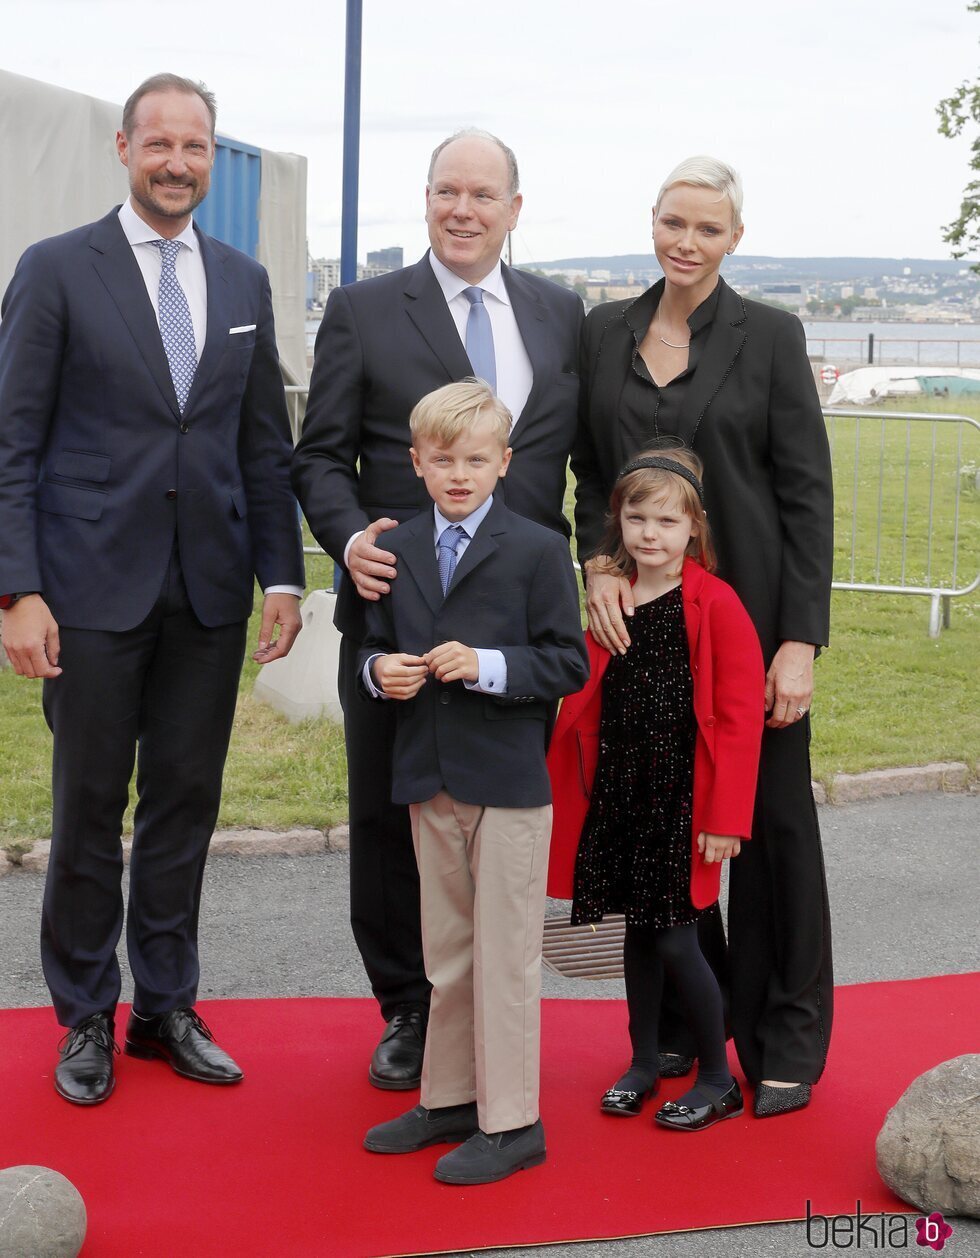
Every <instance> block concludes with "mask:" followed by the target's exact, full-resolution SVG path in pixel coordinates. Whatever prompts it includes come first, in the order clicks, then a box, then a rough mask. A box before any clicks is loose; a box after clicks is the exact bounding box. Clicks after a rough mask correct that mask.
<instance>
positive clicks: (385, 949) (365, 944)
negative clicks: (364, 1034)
mask: <svg viewBox="0 0 980 1258" xmlns="http://www.w3.org/2000/svg"><path fill="white" fill-rule="evenodd" d="M359 651H360V644H359V643H358V642H356V641H353V640H352V639H351V638H350V637H348V636H344V637H343V638H342V639H341V644H340V672H339V677H338V686H337V689H338V692H339V695H340V702H341V706H342V707H343V709H344V741H345V744H346V747H347V792H348V809H349V820H350V916H351V926H352V927H353V930H354V940H355V942H356V944H357V947H358V951H359V952H360V954H361V960H362V961H363V962H364V969H365V972H366V973H367V976H368V979H369V980H370V983H371V990H372V991H373V992H374V994H375V996H376V998H377V1000H378V1003H379V1004H380V1006H381V1014H382V1016H383V1017H384V1018H385V1020H388V1019H390V1018H391V1017H392V1015H393V1014H394V1012H395V1010H396V1008H397V1006H398V1005H401V1004H413V1005H420V1006H426V1007H427V1006H428V1003H429V992H430V985H429V980H428V979H427V978H426V977H425V965H424V962H423V959H422V925H421V915H420V909H419V872H418V866H417V865H416V863H415V850H414V848H413V846H412V829H411V825H410V823H409V818H408V809H407V808H406V807H405V806H404V805H402V804H393V803H392V802H391V762H392V754H393V751H394V745H395V709H396V707H397V703H395V702H394V701H393V702H391V703H384V702H379V701H378V700H375V699H371V698H369V697H368V696H367V695H366V694H365V693H364V690H363V688H362V687H361V685H360V684H359V682H358V679H357V657H358V653H359Z"/></svg>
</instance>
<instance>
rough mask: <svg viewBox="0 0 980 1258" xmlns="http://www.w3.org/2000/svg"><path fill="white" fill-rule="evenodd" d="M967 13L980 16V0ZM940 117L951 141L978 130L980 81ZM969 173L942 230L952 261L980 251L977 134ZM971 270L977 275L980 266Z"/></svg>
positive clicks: (948, 103)
mask: <svg viewBox="0 0 980 1258" xmlns="http://www.w3.org/2000/svg"><path fill="white" fill-rule="evenodd" d="M966 7H967V9H968V11H969V12H970V13H980V0H970V3H969V4H968V5H967V6H966ZM936 113H938V114H939V130H940V132H941V133H942V134H943V135H947V136H949V137H950V138H952V137H954V136H958V135H959V134H960V132H961V131H962V130H963V128H964V127H965V126H966V125H967V123H968V122H973V123H976V125H977V127H978V128H980V81H978V82H975V83H969V82H963V83H961V84H960V85H959V87H958V88H957V89H956V91H955V92H954V93H953V94H952V96H947V97H946V99H945V100H941V101H940V102H939V104H938V105H937V106H936ZM970 152H971V157H970V170H972V171H976V172H977V178H975V179H971V180H970V182H969V183H968V184H967V185H966V187H965V188H964V190H963V201H962V203H961V205H960V212H959V216H958V217H957V218H955V219H954V220H953V222H952V223H949V224H947V226H946V227H945V228H944V229H943V240H945V241H946V242H947V243H948V244H950V245H952V246H953V250H952V252H953V257H954V258H962V257H965V256H966V254H968V253H975V252H976V251H977V250H978V249H980V130H978V132H977V134H976V136H974V139H973V143H972V145H971V146H970ZM972 269H973V270H974V271H977V272H980V262H977V263H974V264H973V267H972Z"/></svg>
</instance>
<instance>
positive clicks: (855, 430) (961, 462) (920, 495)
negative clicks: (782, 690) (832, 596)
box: [824, 409, 980, 638]
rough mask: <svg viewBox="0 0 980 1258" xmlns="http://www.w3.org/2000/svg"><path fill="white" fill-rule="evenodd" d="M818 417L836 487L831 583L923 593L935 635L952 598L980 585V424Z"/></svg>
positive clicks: (892, 415) (855, 413)
mask: <svg viewBox="0 0 980 1258" xmlns="http://www.w3.org/2000/svg"><path fill="white" fill-rule="evenodd" d="M824 417H825V419H826V421H827V429H828V437H829V439H830V449H831V458H832V461H833V466H834V487H835V495H836V508H835V514H836V520H835V530H834V532H835V564H834V578H835V579H834V584H833V588H834V589H835V590H859V591H862V592H865V593H873V592H880V593H883V594H917V595H925V596H927V597H928V598H929V599H930V610H929V636H930V637H933V638H936V637H938V636H939V632H940V629H941V627H942V625H945V626H947V627H948V626H949V621H950V609H951V605H952V600H953V599H954V598H962V597H963V596H964V595H967V594H972V593H973V591H974V590H976V589H977V588H978V586H980V483H978V471H977V468H978V465H980V446H977V445H976V442H975V439H976V437H977V436H978V434H980V423H978V422H977V421H976V420H975V419H972V418H971V417H970V416H968V415H953V414H935V413H931V412H922V413H914V412H906V411H878V412H873V411H860V410H837V409H834V410H828V411H825V412H824ZM971 438H972V439H974V448H973V451H972V458H968V453H969V452H968V451H967V449H966V448H965V447H966V442H967V441H969V440H971ZM964 522H965V523H966V529H967V533H968V537H969V541H968V543H967V547H966V551H965V554H964V553H963V552H964V545H963V539H962V536H961V532H962V530H963V525H964ZM964 565H966V566H967V567H968V571H967V574H966V575H965V576H963V575H961V574H962V572H963V567H964ZM842 569H843V571H842Z"/></svg>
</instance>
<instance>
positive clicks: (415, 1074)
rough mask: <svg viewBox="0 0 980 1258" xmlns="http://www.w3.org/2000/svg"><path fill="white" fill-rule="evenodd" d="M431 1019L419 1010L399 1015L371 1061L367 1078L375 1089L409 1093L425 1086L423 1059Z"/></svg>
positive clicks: (384, 1032) (384, 1035)
mask: <svg viewBox="0 0 980 1258" xmlns="http://www.w3.org/2000/svg"><path fill="white" fill-rule="evenodd" d="M427 1024H428V1017H427V1015H426V1014H425V1013H423V1012H421V1011H420V1010H418V1009H412V1010H406V1011H405V1012H403V1013H396V1014H395V1016H394V1017H393V1018H392V1019H391V1021H390V1022H389V1023H388V1025H387V1026H386V1027H385V1029H384V1031H383V1033H382V1035H381V1039H380V1040H379V1041H378V1047H377V1048H376V1049H375V1050H374V1054H373V1056H372V1057H371V1065H370V1066H369V1067H368V1078H369V1079H370V1080H371V1082H372V1083H373V1084H374V1086H375V1087H376V1088H384V1089H385V1090H386V1091H389V1092H407V1091H408V1090H409V1088H417V1087H418V1086H419V1084H420V1083H421V1082H422V1056H423V1054H424V1053H425V1028H426V1025H427Z"/></svg>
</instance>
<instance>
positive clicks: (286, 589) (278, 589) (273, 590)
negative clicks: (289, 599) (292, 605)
mask: <svg viewBox="0 0 980 1258" xmlns="http://www.w3.org/2000/svg"><path fill="white" fill-rule="evenodd" d="M262 593H263V594H292V595H293V597H294V598H302V597H303V587H302V586H301V585H267V586H266V588H265V589H264V590H263V591H262Z"/></svg>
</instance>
